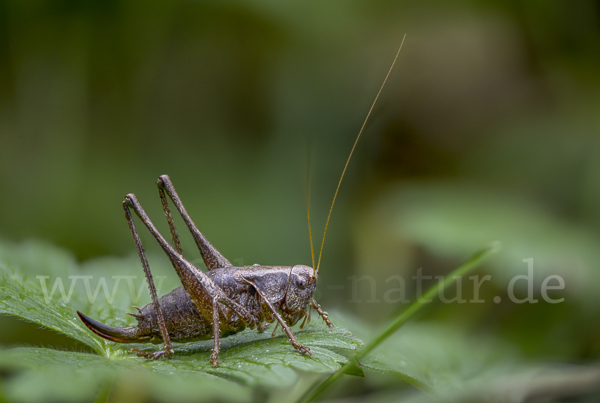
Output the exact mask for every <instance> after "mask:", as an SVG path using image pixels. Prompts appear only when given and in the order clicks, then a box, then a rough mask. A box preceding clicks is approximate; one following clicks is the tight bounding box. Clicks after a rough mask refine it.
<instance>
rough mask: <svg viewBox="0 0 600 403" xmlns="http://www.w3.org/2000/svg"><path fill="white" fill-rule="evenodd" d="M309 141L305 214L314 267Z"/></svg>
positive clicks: (308, 148) (308, 147) (309, 148)
mask: <svg viewBox="0 0 600 403" xmlns="http://www.w3.org/2000/svg"><path fill="white" fill-rule="evenodd" d="M310 151H311V147H310V142H309V143H308V146H307V153H306V216H307V217H308V236H309V237H310V256H311V257H312V267H315V250H314V249H313V238H312V228H311V226H310Z"/></svg>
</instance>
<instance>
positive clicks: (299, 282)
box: [296, 277, 307, 290]
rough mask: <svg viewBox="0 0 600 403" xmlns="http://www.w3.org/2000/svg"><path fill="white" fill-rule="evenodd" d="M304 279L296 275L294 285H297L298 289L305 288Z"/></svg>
mask: <svg viewBox="0 0 600 403" xmlns="http://www.w3.org/2000/svg"><path fill="white" fill-rule="evenodd" d="M306 286H307V284H306V280H305V279H304V278H302V277H296V287H298V289H300V290H305V289H306Z"/></svg>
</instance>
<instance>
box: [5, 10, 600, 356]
mask: <svg viewBox="0 0 600 403" xmlns="http://www.w3.org/2000/svg"><path fill="white" fill-rule="evenodd" d="M404 33H406V34H407V38H406V42H405V44H404V48H403V50H402V52H401V54H400V57H399V59H398V63H397V67H396V69H395V70H394V71H393V72H392V75H391V77H390V79H389V81H388V84H387V87H386V88H385V89H384V91H383V93H382V95H381V98H380V101H379V103H378V104H377V106H376V107H375V109H374V112H373V116H372V119H371V121H370V122H369V124H368V126H367V129H366V131H365V133H364V137H363V138H362V139H361V141H360V142H359V145H358V147H357V150H356V154H355V157H354V159H353V161H352V163H351V164H350V168H349V170H348V172H347V177H346V179H345V181H344V183H343V185H342V188H341V191H340V194H339V198H338V202H337V205H336V208H335V209H334V212H333V217H332V221H331V225H330V227H329V233H328V238H327V241H326V242H325V251H324V254H323V261H322V264H321V269H322V270H321V272H320V274H321V277H320V283H319V296H320V301H321V303H322V304H323V305H324V306H326V307H327V309H338V310H339V311H343V312H351V313H354V314H356V315H358V316H359V317H361V318H362V319H363V320H365V321H366V322H367V323H371V324H373V326H377V325H378V324H382V323H385V322H386V321H387V320H388V319H389V317H390V315H392V314H393V313H395V312H397V311H398V310H400V309H402V305H401V304H391V303H387V302H386V301H384V296H385V293H386V291H389V290H390V289H391V288H394V287H396V285H392V284H390V282H389V281H388V282H386V280H388V279H389V278H390V276H392V275H396V274H399V275H402V276H404V277H405V278H406V279H407V280H409V279H410V276H412V275H413V274H414V273H415V271H416V269H417V268H420V267H422V268H423V271H424V273H426V274H429V275H443V274H445V273H447V272H448V271H449V270H451V269H452V268H453V267H455V266H456V264H458V263H460V261H461V260H463V259H464V258H466V257H467V256H468V255H469V254H470V253H471V252H473V251H475V250H477V249H479V248H480V247H482V246H485V245H487V244H489V243H490V242H491V241H495V240H500V241H502V242H503V244H504V249H503V251H502V253H501V254H500V255H499V256H498V257H497V258H495V259H494V260H493V261H490V263H488V264H487V265H486V267H485V268H484V269H482V270H481V271H480V274H482V275H483V274H491V275H492V280H491V281H490V282H489V283H486V284H485V285H484V286H482V289H481V293H482V296H483V298H484V299H486V300H487V301H486V303H485V304H464V305H459V304H449V305H443V304H435V307H434V309H430V310H428V312H427V314H426V316H425V317H424V318H423V319H424V320H425V319H428V320H433V321H440V322H449V323H454V324H460V326H462V327H463V328H464V329H468V330H469V331H470V332H473V333H475V334H479V333H482V334H485V333H487V334H493V335H495V336H497V337H500V338H501V339H503V340H505V341H507V342H509V343H512V344H514V345H515V346H517V347H518V349H519V351H520V352H521V354H523V355H524V356H526V357H530V358H532V359H542V360H560V361H566V362H577V363H579V362H588V361H590V360H592V361H593V360H595V359H597V358H598V356H599V355H600V321H599V320H598V318H599V317H600V309H599V308H598V307H599V306H600V304H599V303H600V293H598V291H597V289H598V285H600V268H599V267H598V262H599V261H600V251H599V248H598V245H600V243H599V241H600V238H599V233H600V209H598V206H599V205H600V137H599V136H598V134H599V130H600V4H599V2H598V1H583V0H582V1H577V2H562V1H528V2H519V1H454V2H451V3H449V2H445V1H430V2H407V1H388V0H381V1H373V0H371V1H365V0H344V1H330V2H318V1H286V2H280V1H264V0H263V1H256V0H238V1H230V2H218V1H172V2H148V1H144V2H142V1H125V0H123V1H120V0H109V1H94V0H87V1H69V0H60V1H41V0H38V1H28V2H23V1H6V0H2V1H0V174H1V177H2V195H1V197H0V236H1V237H2V238H3V239H5V240H10V241H20V240H26V239H31V238H36V239H41V240H44V241H47V242H50V243H53V244H56V245H59V246H61V247H64V248H65V249H67V250H69V251H71V252H72V253H73V254H74V255H75V256H76V257H77V258H78V259H80V260H86V259H90V258H94V257H98V256H103V255H119V256H124V255H129V254H132V253H134V244H133V242H132V239H131V235H130V234H129V232H128V229H127V225H126V222H125V220H124V217H123V212H122V207H121V201H122V200H123V196H124V195H125V194H127V193H130V192H134V193H135V194H136V195H137V196H138V198H139V200H140V201H141V203H142V204H143V206H144V207H145V208H146V210H147V212H148V213H149V215H150V217H152V218H154V221H155V222H157V224H158V225H159V228H161V230H163V231H166V224H165V223H164V220H163V218H162V212H161V209H160V202H159V199H158V197H157V192H156V187H155V181H156V178H157V177H158V176H159V175H160V174H164V173H167V174H169V175H170V176H171V178H172V180H173V182H174V184H175V186H176V188H177V189H178V192H179V194H180V196H181V197H182V199H183V202H184V204H185V205H186V208H187V209H188V212H189V213H190V214H191V216H192V217H193V219H194V220H195V222H196V224H197V225H198V226H199V228H200V230H201V231H203V233H204V234H205V235H206V236H207V237H208V238H209V239H210V241H211V242H212V243H213V244H214V245H215V246H216V247H217V248H218V249H219V250H220V251H221V252H222V253H223V254H224V255H225V256H226V257H228V258H229V259H230V260H231V261H232V262H233V263H235V264H253V263H261V264H286V265H288V264H296V263H304V264H310V261H311V260H310V259H311V258H310V247H309V238H308V229H307V224H306V201H305V200H306V192H307V191H306V189H307V177H308V178H310V180H309V181H308V182H309V185H308V187H309V189H310V200H311V213H312V214H311V218H312V223H313V234H314V238H315V244H316V246H318V244H320V236H321V233H322V230H323V227H324V222H325V219H326V216H327V211H328V209H329V205H330V203H331V199H332V197H333V193H334V191H335V186H336V184H337V181H338V179H339V175H340V174H341V170H342V168H343V165H344V163H345V159H346V158H347V156H348V153H349V152H350V149H351V146H352V143H353V141H354V139H355V136H356V134H357V133H358V130H359V128H360V126H361V124H362V121H363V119H364V117H365V115H366V113H367V111H368V109H369V107H370V105H371V103H372V101H373V99H374V98H375V95H376V93H377V90H378V89H379V86H380V84H381V82H382V80H383V77H384V76H385V73H386V72H387V69H388V68H389V65H390V64H391V62H392V60H393V56H394V54H395V52H396V50H397V48H398V46H399V44H400V42H401V39H402V36H403V35H404ZM307 171H310V173H309V174H307ZM143 235H144V236H143V239H144V241H145V242H146V245H147V248H148V249H149V250H150V251H151V252H152V251H155V252H158V248H157V247H156V246H155V245H154V244H153V243H152V241H151V239H150V237H148V236H146V234H143ZM192 245H193V244H192V242H191V241H190V240H189V238H186V239H185V243H184V247H185V249H186V250H187V251H189V252H190V255H191V256H192V257H191V258H192V259H195V258H197V257H198V254H197V253H195V252H193V246H192ZM317 249H318V248H317ZM194 253H195V254H194ZM527 258H534V262H535V266H534V268H535V290H536V297H538V298H539V289H540V287H539V286H540V284H541V283H542V281H543V279H544V278H545V276H548V275H551V274H557V275H560V276H562V277H563V278H564V279H565V283H566V286H565V290H564V291H562V292H555V293H554V294H552V295H553V297H554V298H561V297H564V298H565V301H564V303H561V304H546V303H544V302H543V301H542V302H541V303H538V304H522V305H518V304H514V303H511V302H510V301H508V300H507V298H506V289H507V288H506V285H507V284H508V282H509V280H510V278H511V277H512V276H514V275H517V274H526V269H527V266H526V264H525V263H524V262H523V259H527ZM363 275H369V276H372V279H373V281H374V284H375V290H374V293H373V294H372V289H371V288H370V283H368V281H361V282H360V283H356V284H357V288H353V282H352V277H351V276H359V277H360V276H363ZM349 277H350V279H349ZM355 279H356V277H355ZM407 283H408V286H409V287H408V291H407V293H408V294H407V297H408V298H410V297H411V296H412V295H414V292H415V290H414V289H413V288H412V287H411V283H410V282H409V281H407ZM393 284H395V283H393ZM341 287H342V288H341ZM464 288H465V290H464V292H465V295H467V296H468V295H469V290H468V287H467V284H466V283H465V284H464ZM523 288H524V287H523ZM525 291H526V289H522V290H519V292H525ZM520 295H521V296H522V294H520ZM493 296H501V297H502V301H503V302H502V303H499V304H494V303H493V302H492V298H493ZM357 299H358V300H361V301H362V302H356V300H357ZM375 300H377V301H379V302H373V301H375ZM2 324H3V325H2ZM0 325H1V326H2V327H3V329H2V331H0V341H1V342H2V343H3V344H5V345H12V344H14V343H21V342H23V341H24V340H27V341H28V342H30V343H33V344H35V343H42V344H43V343H48V342H47V339H44V337H46V335H43V334H42V333H41V331H38V330H36V329H35V328H34V327H27V326H25V325H21V324H19V323H17V322H16V321H12V320H11V319H7V318H2V321H1V322H0ZM9 329H10V330H9ZM19 329H22V331H21V330H19ZM36 332H40V333H36ZM25 333H26V334H25ZM32 334H33V336H32ZM27 337H29V338H31V340H29V339H27ZM48 337H49V336H48ZM38 339H39V340H42V341H36V340H38ZM56 343H59V344H60V343H66V342H65V341H64V340H63V341H56Z"/></svg>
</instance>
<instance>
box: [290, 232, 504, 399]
mask: <svg viewBox="0 0 600 403" xmlns="http://www.w3.org/2000/svg"><path fill="white" fill-rule="evenodd" d="M499 249H500V246H499V243H497V244H494V245H492V246H490V247H488V248H486V249H482V250H480V251H479V252H476V253H475V254H473V255H472V256H471V257H470V258H469V259H467V261H466V262H464V263H463V264H462V265H460V266H459V267H457V268H456V269H454V271H452V273H450V274H449V275H447V276H446V277H445V278H444V280H443V281H441V282H438V283H437V284H436V285H434V286H432V287H430V288H429V289H428V290H427V292H426V293H425V294H424V295H423V296H422V297H421V298H419V299H417V300H416V301H415V302H413V303H412V304H410V306H409V307H408V308H407V309H406V310H405V311H404V312H402V313H401V314H400V315H398V317H397V318H396V319H395V320H394V321H393V322H392V323H390V325H389V326H388V327H387V328H385V329H384V330H383V331H382V332H381V333H380V334H378V335H377V336H376V337H375V338H374V339H373V340H371V341H370V342H369V343H368V344H367V345H366V346H365V347H364V348H363V349H362V350H360V351H359V352H357V353H356V354H355V355H354V357H353V358H350V359H349V360H348V362H346V364H345V365H344V366H343V367H342V368H340V369H339V370H338V371H337V372H335V373H333V374H332V375H331V376H330V377H329V378H327V379H326V380H325V381H324V382H323V383H321V384H320V385H319V386H317V387H316V388H314V389H313V390H311V391H308V392H307V393H306V394H305V395H304V396H302V398H301V399H300V400H299V402H304V403H306V402H311V401H313V400H314V399H315V398H316V397H317V396H319V395H320V394H321V393H322V392H324V391H325V390H326V389H327V388H329V387H330V386H331V385H332V384H333V383H334V382H335V381H337V380H338V379H339V378H341V377H342V375H344V374H345V373H346V372H347V371H348V370H349V369H350V368H351V367H352V366H353V365H355V363H357V362H360V360H361V359H363V358H364V357H365V356H366V355H367V354H368V353H370V352H371V350H373V349H374V348H375V347H377V346H378V345H379V344H381V343H382V342H383V341H384V340H385V339H387V338H388V337H389V336H391V335H392V333H394V332H395V331H396V330H397V329H398V328H399V327H400V326H402V325H403V324H404V323H405V322H406V321H407V320H408V319H410V317H411V316H413V315H414V314H415V313H416V312H417V311H419V310H420V309H421V308H422V307H423V306H424V305H425V303H424V301H426V300H428V299H431V298H433V297H434V296H435V295H436V294H439V292H440V291H442V290H444V289H446V288H447V287H448V286H449V285H450V284H452V283H454V282H455V281H456V279H458V278H460V277H462V276H464V275H465V274H466V273H468V272H469V271H471V270H473V269H474V268H475V267H477V266H478V265H479V264H480V263H481V262H483V261H484V260H485V259H487V258H488V257H489V256H490V255H491V254H493V253H495V252H497V251H498V250H499Z"/></svg>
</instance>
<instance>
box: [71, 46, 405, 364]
mask: <svg viewBox="0 0 600 403" xmlns="http://www.w3.org/2000/svg"><path fill="white" fill-rule="evenodd" d="M403 42H404V39H403V40H402V43H403ZM401 49H402V44H401V45H400V48H399V49H398V53H396V57H395V58H394V61H393V62H392V65H391V67H390V69H389V71H388V73H387V75H386V77H385V79H384V81H383V84H382V86H381V88H380V89H379V92H378V93H377V96H376V97H375V101H374V102H373V104H372V105H371V109H370V110H369V113H368V114H367V117H366V119H365V120H364V123H363V125H362V127H361V129H360V131H359V133H358V136H357V137H356V140H355V142H354V145H353V146H352V150H351V151H350V155H349V156H348V159H347V161H346V165H345V166H344V170H343V171H342V175H341V177H340V180H339V182H338V186H337V189H336V191H335V195H334V197H333V202H332V203H331V207H330V209H329V215H328V217H327V222H326V224H325V231H324V233H323V239H322V241H321V251H320V253H319V260H318V262H317V268H316V269H314V268H313V267H309V266H304V265H296V266H260V265H253V266H242V267H235V266H233V265H232V264H231V263H230V262H229V261H228V260H227V259H226V258H225V257H224V256H223V255H221V253H219V251H218V250H217V249H215V248H214V247H213V246H212V245H211V243H210V242H208V240H207V239H206V238H205V237H204V236H203V235H202V233H201V232H200V231H199V230H198V228H197V227H196V225H195V224H194V222H193V221H192V219H191V218H190V216H189V215H188V213H187V211H186V210H185V208H184V207H183V204H182V203H181V200H180V199H179V196H178V195H177V192H176V191H175V188H174V187H173V184H172V183H171V180H170V178H169V177H168V176H167V175H162V176H160V177H159V178H158V183H157V184H158V193H159V195H160V199H161V202H162V206H163V210H164V213H165V216H166V218H167V222H168V224H169V229H170V232H171V236H172V239H173V245H171V244H169V242H167V240H166V239H165V238H164V237H163V236H162V235H161V234H160V233H159V232H158V230H157V229H156V227H155V226H154V224H152V221H150V218H148V216H147V215H146V212H145V211H144V209H143V208H142V206H141V205H140V203H139V202H138V200H137V198H136V197H135V195H133V194H131V193H130V194H128V195H127V196H125V200H124V201H123V208H124V210H125V217H126V219H127V222H128V224H129V229H130V231H131V233H132V235H133V239H134V241H135V244H136V246H137V250H138V253H139V256H140V260H141V261H142V266H143V268H144V274H145V276H146V280H147V281H148V288H149V289H150V296H151V298H152V302H151V303H149V304H148V305H146V306H145V307H143V308H138V307H135V308H136V309H137V310H138V312H136V313H130V315H132V316H133V317H135V318H136V319H137V321H138V324H137V326H132V327H125V328H116V327H112V326H107V325H104V324H102V323H100V322H97V321H95V320H93V319H91V318H89V317H88V316H86V315H84V314H82V313H81V312H77V314H78V315H79V317H80V318H81V320H82V321H83V323H84V324H85V325H86V326H87V327H88V328H89V329H90V330H91V331H92V332H94V333H95V334H97V335H99V336H101V337H103V338H105V339H107V340H110V341H114V342H118V343H148V342H150V343H161V342H163V343H164V345H165V348H164V350H161V351H156V352H145V351H142V350H138V349H131V351H135V352H137V354H138V356H142V357H146V358H153V359H158V358H160V357H165V358H169V357H170V356H171V354H173V353H174V351H173V347H172V345H171V341H192V340H202V339H210V338H214V346H213V353H212V356H211V359H210V362H211V363H212V364H213V365H215V366H216V365H218V357H219V349H220V342H219V338H220V337H227V336H229V335H231V334H235V333H238V332H240V331H242V330H244V329H245V328H247V327H248V328H250V329H255V328H256V329H258V331H259V332H263V331H264V330H265V329H266V328H267V326H268V325H269V323H272V322H277V323H276V326H275V330H276V329H277V326H281V328H282V329H283V331H284V332H285V333H286V334H287V336H288V338H289V340H290V342H291V343H292V346H294V348H295V349H297V350H298V351H300V352H301V353H303V354H308V355H311V352H310V349H309V348H308V347H306V346H303V345H302V344H300V343H298V341H297V340H296V338H295V337H294V334H293V333H292V330H291V329H290V327H291V326H293V325H294V324H296V323H297V322H298V321H300V319H303V320H304V321H303V322H302V325H304V323H305V322H306V320H309V321H310V310H311V309H312V308H314V309H315V310H316V311H317V312H318V314H319V315H320V316H321V318H323V320H324V321H325V322H326V323H327V325H328V326H329V327H333V324H332V323H331V321H330V320H329V318H328V317H327V314H326V313H325V312H324V311H323V310H322V309H321V307H320V306H319V304H318V303H317V301H315V299H313V293H314V290H315V288H316V286H317V278H318V272H319V266H320V263H321V256H322V254H323V245H324V243H325V236H326V234H327V227H328V225H329V219H330V217H331V212H332V211H333V206H334V204H335V200H336V198H337V194H338V191H339V188H340V185H341V183H342V180H343V178H344V174H345V173H346V168H347V167H348V163H349V162H350V159H351V158H352V154H353V153H354V149H355V148H356V144H357V143H358V140H359V139H360V135H361V134H362V132H363V130H364V128H365V125H366V123H367V121H368V119H369V116H370V115H371V112H372V110H373V107H374V106H375V103H376V102H377V99H378V98H379V94H380V93H381V90H382V89H383V87H384V86H385V83H386V81H387V79H388V77H389V74H390V72H391V71H392V69H393V67H394V64H395V63H396V59H397V58H398V54H399V53H400V50H401ZM167 196H168V198H170V199H171V201H172V203H173V204H174V205H175V208H176V209H177V211H178V212H179V214H180V215H181V217H182V218H183V221H184V222H185V225H186V226H187V228H188V229H189V230H190V232H191V233H192V236H193V238H194V240H195V242H196V245H197V246H198V249H199V250H200V254H201V255H202V259H203V260H204V263H205V264H206V267H207V269H208V272H206V273H205V272H203V271H201V270H200V269H198V268H196V267H195V266H194V265H193V264H192V263H190V262H189V261H188V260H186V259H185V258H184V257H183V252H182V249H181V243H180V241H179V235H178V234H177V230H176V228H175V223H174V221H173V216H172V215H171V210H170V208H169V204H168V201H167ZM131 210H133V212H134V213H135V214H136V215H137V216H138V217H139V219H140V220H141V221H142V223H143V224H144V225H145V226H146V228H148V230H149V231H150V233H151V234H152V236H153V237H154V239H156V241H157V242H158V243H159V244H160V246H161V247H162V249H163V250H164V252H165V253H166V254H167V256H168V257H169V260H170V261H171V264H172V265H173V268H174V269H175V271H176V272H177V275H178V276H179V279H180V280H181V284H182V285H181V286H179V287H177V288H175V289H174V290H173V291H171V292H170V293H168V294H166V295H164V296H163V297H161V298H160V299H159V298H158V296H157V294H156V288H155V286H154V281H153V279H152V274H151V272H150V267H149V265H148V260H147V258H146V254H145V252H144V248H143V246H142V242H141V240H140V237H139V235H138V232H137V229H136V226H135V223H134V222H133V217H132V214H131ZM307 210H308V203H307ZM308 226H309V233H310V232H311V229H310V213H309V214H308ZM310 243H311V253H312V251H313V247H312V235H311V242H310ZM312 254H313V266H314V265H315V264H314V263H315V262H314V253H312ZM307 309H308V312H307ZM273 335H275V332H273Z"/></svg>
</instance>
